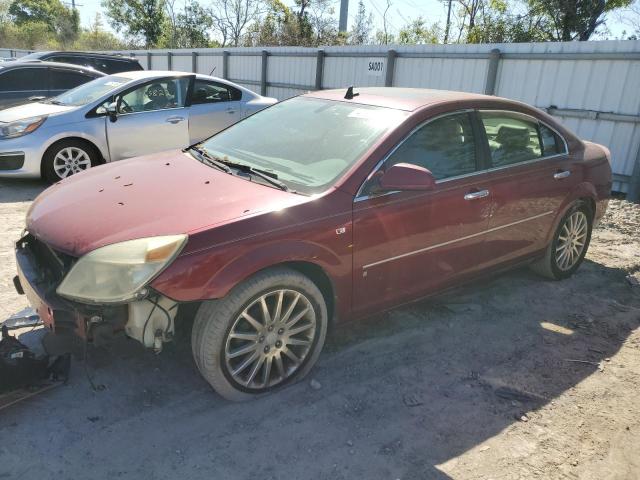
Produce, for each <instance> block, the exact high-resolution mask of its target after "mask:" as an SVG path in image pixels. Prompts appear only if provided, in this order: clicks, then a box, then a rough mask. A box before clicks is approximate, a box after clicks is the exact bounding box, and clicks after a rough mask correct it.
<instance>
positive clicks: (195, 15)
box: [158, 0, 219, 48]
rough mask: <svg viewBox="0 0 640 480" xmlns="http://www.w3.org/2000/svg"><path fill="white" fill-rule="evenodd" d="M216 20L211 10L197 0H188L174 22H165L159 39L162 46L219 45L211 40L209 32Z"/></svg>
mask: <svg viewBox="0 0 640 480" xmlns="http://www.w3.org/2000/svg"><path fill="white" fill-rule="evenodd" d="M213 25H214V20H213V16H212V15H211V12H210V11H209V10H207V9H205V8H204V7H202V5H200V4H199V3H198V2H197V1H196V0H187V1H186V2H185V4H184V9H183V10H182V11H181V12H178V13H177V14H176V15H175V20H174V23H173V24H172V23H171V22H165V24H164V29H163V32H162V37H161V39H160V40H159V41H158V46H159V47H161V48H208V47H216V46H219V43H218V42H216V41H213V40H211V37H210V36H209V32H210V31H211V30H212V29H213Z"/></svg>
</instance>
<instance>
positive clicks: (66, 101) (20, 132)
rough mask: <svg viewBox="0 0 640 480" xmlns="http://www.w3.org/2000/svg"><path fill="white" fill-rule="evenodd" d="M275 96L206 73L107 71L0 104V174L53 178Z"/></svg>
mask: <svg viewBox="0 0 640 480" xmlns="http://www.w3.org/2000/svg"><path fill="white" fill-rule="evenodd" d="M16 63H18V62H16ZM27 65H30V64H27ZM275 102H276V100H275V99H273V98H267V97H261V96H260V95H257V94H255V93H253V92H251V91H250V90H247V89H245V88H243V87H240V86H238V85H235V84H233V83H230V82H227V81H225V80H221V79H219V78H214V77H209V76H206V75H194V74H191V73H181V72H156V71H135V72H124V73H119V74H117V75H109V76H106V77H102V78H100V79H98V80H95V81H93V82H90V83H87V84H85V85H82V86H81V87H79V88H77V89H73V90H71V91H68V92H66V93H64V94H63V95H60V96H58V97H56V98H53V99H50V100H47V101H44V102H37V103H30V104H29V105H22V106H19V107H15V108H10V109H6V110H4V111H1V112H0V177H40V176H43V177H45V178H46V179H47V180H49V181H50V182H55V181H57V180H60V179H61V178H65V177H67V176H69V175H72V174H74V173H78V172H80V171H82V170H86V169H87V168H89V167H91V166H93V165H98V164H100V163H104V162H111V161H114V160H121V159H123V158H129V157H135V156H138V155H145V154H148V153H153V152H158V151H161V150H167V149H172V148H184V147H186V146H188V145H191V144H193V143H196V142H199V141H201V140H204V139H205V138H207V137H209V136H211V135H213V134H214V133H216V132H218V131H220V130H222V129H223V128H226V127H227V126H229V125H231V124H232V123H235V122H237V121H238V120H240V119H242V118H244V117H245V116H247V115H250V114H252V113H254V112H256V111H258V110H260V109H262V108H265V107H266V106H268V105H271V104H273V103H275Z"/></svg>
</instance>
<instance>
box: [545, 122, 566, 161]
mask: <svg viewBox="0 0 640 480" xmlns="http://www.w3.org/2000/svg"><path fill="white" fill-rule="evenodd" d="M540 140H541V141H542V154H543V156H545V157H549V156H551V155H558V154H560V153H567V152H566V148H565V146H564V142H563V141H562V138H560V136H559V135H558V134H557V133H556V132H554V131H553V130H551V129H550V128H549V127H547V126H546V125H542V124H540Z"/></svg>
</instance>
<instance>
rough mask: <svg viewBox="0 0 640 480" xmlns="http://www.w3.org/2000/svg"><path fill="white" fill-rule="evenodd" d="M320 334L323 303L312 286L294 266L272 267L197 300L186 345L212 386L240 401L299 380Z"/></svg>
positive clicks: (321, 340)
mask: <svg viewBox="0 0 640 480" xmlns="http://www.w3.org/2000/svg"><path fill="white" fill-rule="evenodd" d="M326 333H327V307H326V303H325V300H324V297H323V295H322V293H321V292H320V290H319V289H318V287H317V286H316V285H315V284H314V283H313V282H312V281H311V280H310V279H309V278H308V277H306V276H304V275H302V274H301V273H299V272H297V271H295V270H290V269H288V268H275V269H270V270H266V271H264V272H260V273H258V274H256V275H255V276H253V277H252V278H250V279H249V280H247V281H245V282H243V283H241V284H239V285H238V286H236V287H235V288H234V289H233V290H232V291H231V292H230V293H229V294H228V295H227V296H225V297H224V298H222V299H219V300H211V301H207V302H204V303H202V305H201V306H200V308H199V309H198V312H197V314H196V318H195V320H194V323H193V330H192V334H191V347H192V351H193V358H194V360H195V363H196V365H197V366H198V369H199V370H200V373H201V374H202V376H203V377H204V378H205V380H207V382H209V384H210V385H211V386H212V387H213V389H214V390H215V391H216V392H218V393H219V394H220V395H221V396H223V397H224V398H226V399H228V400H233V401H242V400H249V399H252V398H255V397H256V396H259V395H262V394H265V393H267V392H270V391H273V390H276V389H279V388H282V387H284V386H286V385H290V384H292V383H295V382H297V381H299V380H301V379H302V378H304V377H305V375H306V374H307V373H308V372H309V370H311V368H312V367H313V365H314V364H315V362H316V361H317V359H318V356H319V355H320V351H321V350H322V346H323V345H324V340H325V337H326Z"/></svg>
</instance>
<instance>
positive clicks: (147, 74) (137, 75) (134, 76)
mask: <svg viewBox="0 0 640 480" xmlns="http://www.w3.org/2000/svg"><path fill="white" fill-rule="evenodd" d="M111 75H113V76H114V77H124V78H128V79H129V80H145V79H153V78H160V77H186V76H190V75H195V74H194V73H189V72H174V71H171V70H133V71H131V72H118V73H112V74H111Z"/></svg>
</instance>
